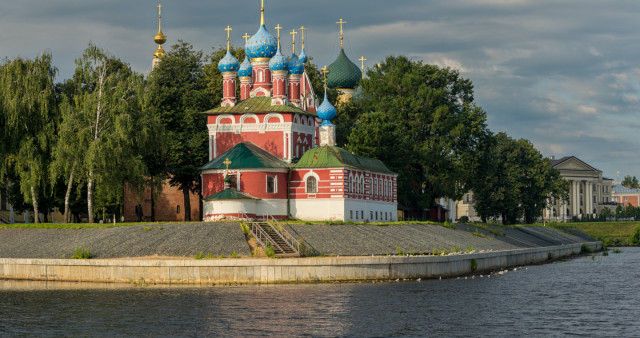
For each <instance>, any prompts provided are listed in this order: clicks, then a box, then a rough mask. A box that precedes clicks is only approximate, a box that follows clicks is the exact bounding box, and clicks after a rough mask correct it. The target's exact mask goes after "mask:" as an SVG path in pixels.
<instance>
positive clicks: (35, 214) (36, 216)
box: [31, 187, 40, 223]
mask: <svg viewBox="0 0 640 338" xmlns="http://www.w3.org/2000/svg"><path fill="white" fill-rule="evenodd" d="M31 201H32V202H33V223H40V221H39V214H40V213H39V210H38V196H37V195H36V188H34V187H31Z"/></svg>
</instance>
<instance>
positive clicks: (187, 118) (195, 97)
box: [144, 41, 222, 221]
mask: <svg viewBox="0 0 640 338" xmlns="http://www.w3.org/2000/svg"><path fill="white" fill-rule="evenodd" d="M202 60H203V56H202V52H201V51H194V50H193V46H192V45H191V44H189V43H186V42H182V41H180V42H178V44H176V45H174V46H172V48H171V51H169V52H168V53H167V55H166V56H165V57H163V59H162V62H161V63H160V65H159V66H158V67H157V68H156V69H154V70H153V71H152V72H151V74H150V75H149V79H148V86H147V91H146V96H145V101H144V102H145V103H144V104H145V106H144V109H145V111H148V112H150V113H152V114H154V115H155V116H157V117H158V118H159V119H160V121H161V122H162V124H163V126H164V129H165V132H166V142H167V148H168V152H167V157H166V160H165V161H164V163H161V166H162V167H164V171H165V172H166V173H167V174H169V177H170V181H169V182H170V184H171V185H173V186H177V187H179V188H180V190H182V191H183V194H184V211H185V220H187V221H190V220H191V203H190V199H189V193H190V192H193V193H198V194H199V193H201V182H200V167H201V166H202V165H204V164H205V163H206V162H207V160H208V151H207V149H208V132H207V126H206V117H205V115H204V114H202V113H201V112H203V111H205V110H207V109H210V108H211V107H212V106H213V105H215V104H216V103H218V104H219V102H220V100H218V101H215V102H214V101H212V100H215V98H216V95H211V94H212V93H211V91H210V90H209V89H208V83H212V82H214V80H213V79H211V78H210V77H209V78H208V77H207V76H206V74H205V72H204V67H203V63H202ZM220 88H221V86H220ZM221 97H222V94H220V96H219V98H221Z"/></svg>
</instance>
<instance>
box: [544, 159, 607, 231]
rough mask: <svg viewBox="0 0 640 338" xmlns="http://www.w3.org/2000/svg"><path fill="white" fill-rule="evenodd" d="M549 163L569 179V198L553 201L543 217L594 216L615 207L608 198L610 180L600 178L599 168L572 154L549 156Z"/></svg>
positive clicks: (562, 219) (549, 218) (561, 219)
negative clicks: (557, 157) (556, 157)
mask: <svg viewBox="0 0 640 338" xmlns="http://www.w3.org/2000/svg"><path fill="white" fill-rule="evenodd" d="M551 165H552V166H553V168H555V169H556V170H558V171H559V172H560V176H562V178H564V179H565V180H567V181H568V182H569V187H570V189H569V200H568V201H560V200H557V201H552V203H551V204H550V205H549V207H548V208H547V209H545V210H544V214H543V217H544V219H545V220H552V221H554V220H557V221H564V220H568V219H573V218H574V217H576V218H578V219H581V218H583V217H587V216H590V217H596V216H597V215H600V213H601V212H602V210H603V209H604V208H609V209H611V210H612V211H613V209H615V202H613V199H612V197H611V191H612V189H611V187H612V185H613V180H612V179H609V178H606V177H603V176H602V171H600V170H598V169H596V168H594V167H592V166H590V165H588V164H587V163H585V162H583V161H582V160H580V159H579V158H577V157H575V156H565V157H563V158H561V159H558V160H556V159H552V160H551Z"/></svg>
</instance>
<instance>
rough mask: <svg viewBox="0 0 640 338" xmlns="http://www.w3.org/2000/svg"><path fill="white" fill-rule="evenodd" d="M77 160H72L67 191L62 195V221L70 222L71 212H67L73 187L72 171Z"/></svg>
mask: <svg viewBox="0 0 640 338" xmlns="http://www.w3.org/2000/svg"><path fill="white" fill-rule="evenodd" d="M76 164H78V162H77V161H75V162H73V166H72V167H71V174H70V175H69V183H68V184H67V192H66V193H65V195H64V219H63V222H64V223H70V222H71V214H70V213H69V199H70V198H71V188H72V187H73V172H74V171H75V169H76Z"/></svg>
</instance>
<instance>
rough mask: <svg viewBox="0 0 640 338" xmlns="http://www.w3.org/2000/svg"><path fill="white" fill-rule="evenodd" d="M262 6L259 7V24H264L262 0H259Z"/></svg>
mask: <svg viewBox="0 0 640 338" xmlns="http://www.w3.org/2000/svg"><path fill="white" fill-rule="evenodd" d="M261 2H262V7H260V26H263V25H264V0H261Z"/></svg>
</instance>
